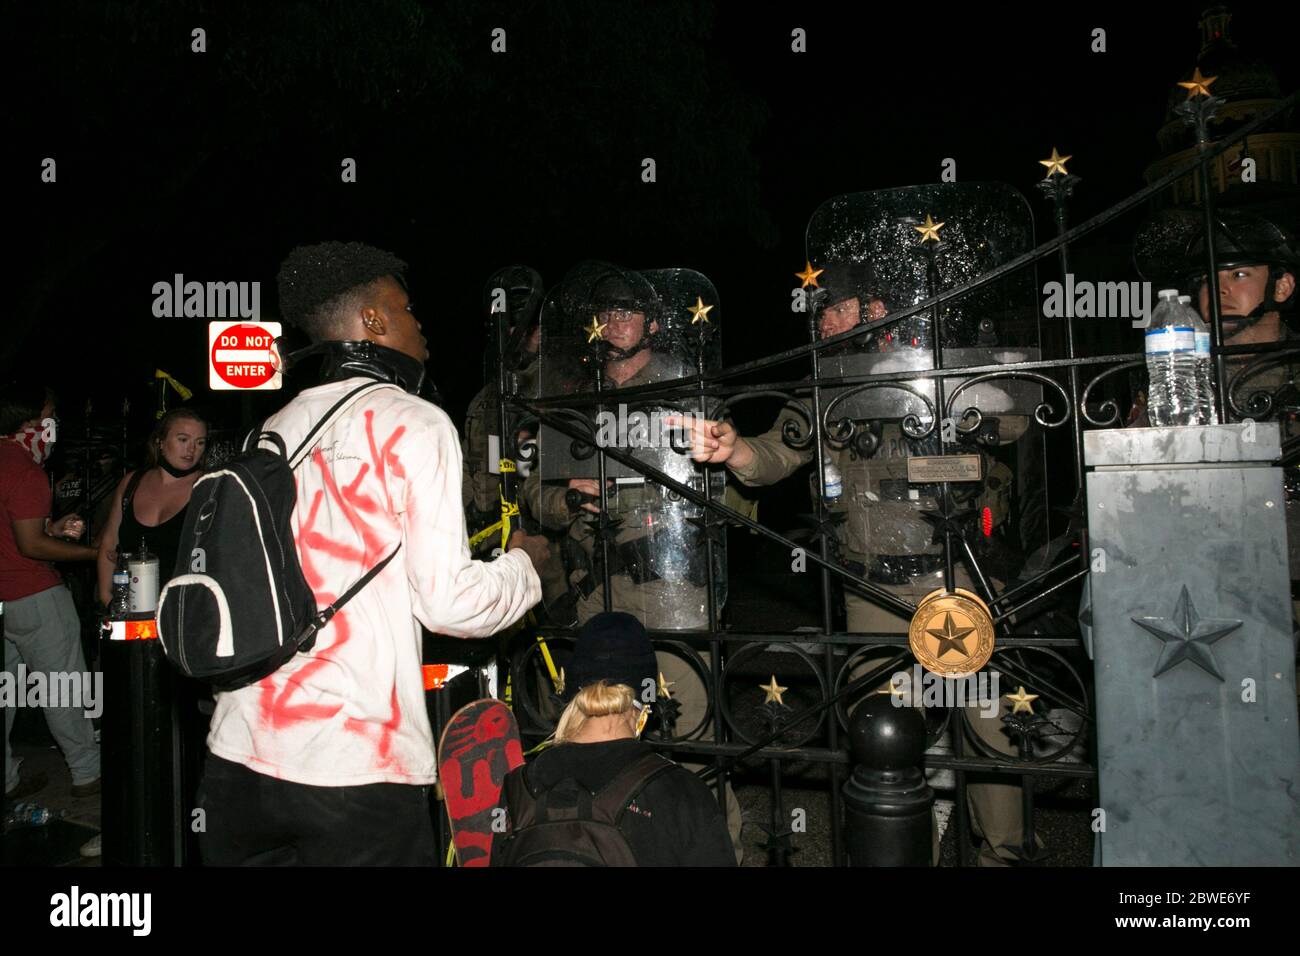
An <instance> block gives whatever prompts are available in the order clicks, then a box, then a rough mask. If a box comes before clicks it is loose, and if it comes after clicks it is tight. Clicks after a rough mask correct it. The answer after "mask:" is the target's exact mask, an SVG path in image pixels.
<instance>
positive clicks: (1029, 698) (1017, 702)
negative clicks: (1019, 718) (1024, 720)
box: [1002, 687, 1038, 714]
mask: <svg viewBox="0 0 1300 956" xmlns="http://www.w3.org/2000/svg"><path fill="white" fill-rule="evenodd" d="M1002 696H1003V697H1005V698H1006V699H1007V700H1009V701H1011V703H1012V705H1013V706H1012V708H1011V713H1013V714H1032V713H1033V712H1034V701H1036V700H1038V695H1037V694H1026V693H1025V689H1024V688H1023V687H1017V688H1016V692H1015V693H1014V694H1003V695H1002Z"/></svg>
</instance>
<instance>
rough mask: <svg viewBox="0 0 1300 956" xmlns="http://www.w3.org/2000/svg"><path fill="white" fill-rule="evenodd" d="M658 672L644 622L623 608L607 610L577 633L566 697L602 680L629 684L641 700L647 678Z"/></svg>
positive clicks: (567, 671)
mask: <svg viewBox="0 0 1300 956" xmlns="http://www.w3.org/2000/svg"><path fill="white" fill-rule="evenodd" d="M658 674H659V665H658V663H657V662H656V661H655V649H654V645H653V644H651V643H650V638H649V637H648V636H647V635H646V632H645V627H644V626H643V625H642V624H641V622H640V621H638V620H637V619H636V618H635V617H633V616H632V615H631V614H626V613H624V612H623V611H606V612H603V613H601V614H597V615H596V616H595V617H593V618H592V619H591V620H589V621H588V622H587V623H586V624H584V625H583V626H582V630H581V631H579V632H578V640H577V643H576V644H575V645H574V648H573V657H572V658H570V660H569V665H568V667H566V668H565V671H564V699H565V700H572V699H573V697H574V695H576V694H577V693H578V691H580V690H581V689H582V688H584V687H586V686H588V685H589V684H594V683H596V682H597V681H602V680H603V681H608V682H609V683H611V684H626V685H627V686H628V687H631V688H632V691H633V694H634V698H635V699H636V700H638V701H639V700H641V699H642V692H643V691H644V690H645V689H646V684H645V681H646V680H650V681H654V680H656V678H657V677H658Z"/></svg>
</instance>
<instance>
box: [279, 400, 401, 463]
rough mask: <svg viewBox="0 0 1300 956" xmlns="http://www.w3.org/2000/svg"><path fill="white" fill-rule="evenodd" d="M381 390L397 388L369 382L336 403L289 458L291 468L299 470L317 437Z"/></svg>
mask: <svg viewBox="0 0 1300 956" xmlns="http://www.w3.org/2000/svg"><path fill="white" fill-rule="evenodd" d="M381 388H397V386H396V385H394V384H392V383H391V382H374V381H371V382H367V383H366V384H365V385H362V386H359V387H358V388H354V389H353V390H352V391H350V392H348V393H347V394H346V395H344V396H343V397H342V398H340V399H339V400H338V401H337V402H335V403H334V404H333V405H332V406H331V407H330V409H329V411H327V412H326V413H325V414H324V415H322V416H321V418H320V420H319V421H318V422H316V424H315V425H313V426H312V428H311V431H309V432H307V437H306V438H304V439H303V440H302V444H300V445H299V446H298V447H297V448H296V449H294V452H293V454H292V455H290V456H289V467H290V468H297V467H298V465H299V464H300V463H301V462H302V460H303V459H304V458H306V457H307V455H308V453H309V452H310V451H311V450H312V448H314V447H315V441H316V439H317V437H318V436H319V435H320V434H321V433H322V432H324V431H325V430H326V429H327V428H329V427H330V426H331V425H333V424H334V421H335V419H337V418H339V417H341V416H342V414H343V413H344V412H345V411H347V410H348V408H349V407H350V406H351V405H352V404H353V403H354V402H356V401H357V400H358V399H360V398H361V397H362V396H363V395H365V394H367V393H369V392H374V391H378V390H379V389H381Z"/></svg>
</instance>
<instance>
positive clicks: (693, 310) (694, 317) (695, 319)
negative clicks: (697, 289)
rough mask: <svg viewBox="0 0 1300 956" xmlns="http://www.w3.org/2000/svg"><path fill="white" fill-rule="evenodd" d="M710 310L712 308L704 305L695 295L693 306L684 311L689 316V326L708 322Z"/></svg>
mask: <svg viewBox="0 0 1300 956" xmlns="http://www.w3.org/2000/svg"><path fill="white" fill-rule="evenodd" d="M712 310H713V306H711V305H705V304H704V300H703V299H701V298H700V297H699V296H698V295H697V296H696V297H695V304H694V305H692V306H690V307H689V308H687V310H686V311H687V312H689V313H690V314H691V325H695V324H696V323H699V322H708V321H709V312H711V311H712Z"/></svg>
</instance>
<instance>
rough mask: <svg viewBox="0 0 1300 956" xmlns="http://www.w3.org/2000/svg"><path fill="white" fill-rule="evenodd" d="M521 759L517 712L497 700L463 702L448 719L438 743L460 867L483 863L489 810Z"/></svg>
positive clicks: (490, 819) (490, 817)
mask: <svg viewBox="0 0 1300 956" xmlns="http://www.w3.org/2000/svg"><path fill="white" fill-rule="evenodd" d="M523 762H524V753H523V747H522V746H520V743H519V726H518V725H517V724H516V723H515V715H514V714H512V713H511V712H510V708H508V707H507V706H506V705H505V704H503V703H502V702H501V701H499V700H493V699H492V698H488V699H486V700H476V701H474V702H473V703H471V704H466V705H465V706H464V707H462V708H461V709H460V710H458V711H456V713H454V714H453V715H452V717H451V720H449V721H448V722H447V726H446V728H445V729H444V730H443V732H442V740H441V741H439V745H438V777H439V779H440V780H441V781H442V794H443V800H444V801H445V802H446V804H447V821H448V823H449V824H450V826H451V835H452V842H453V843H454V844H455V850H456V862H457V863H458V864H459V865H460V866H487V865H488V863H489V862H490V857H491V853H492V835H493V829H492V825H493V823H495V822H496V821H495V819H494V817H496V816H499V814H495V815H494V814H493V812H492V811H493V810H494V809H496V808H497V806H498V805H499V804H500V801H501V786H502V784H503V783H504V781H505V778H506V774H507V773H509V772H510V771H511V770H514V769H515V768H516V767H520V766H522V765H523Z"/></svg>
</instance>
